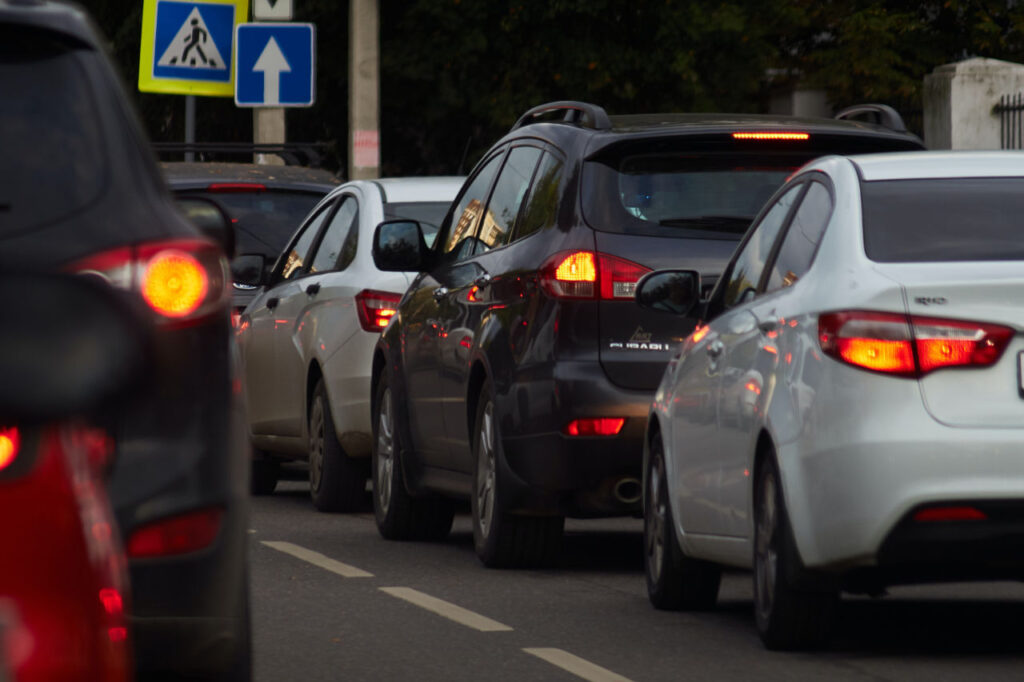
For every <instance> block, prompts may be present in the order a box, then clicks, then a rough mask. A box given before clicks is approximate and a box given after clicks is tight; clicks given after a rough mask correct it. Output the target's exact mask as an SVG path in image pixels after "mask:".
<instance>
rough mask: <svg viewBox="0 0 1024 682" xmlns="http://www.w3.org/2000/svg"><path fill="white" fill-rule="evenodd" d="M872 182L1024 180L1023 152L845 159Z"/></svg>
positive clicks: (954, 152)
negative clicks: (954, 179)
mask: <svg viewBox="0 0 1024 682" xmlns="http://www.w3.org/2000/svg"><path fill="white" fill-rule="evenodd" d="M849 159H850V161H852V162H853V163H854V164H855V165H856V167H857V169H858V171H859V172H860V176H861V177H862V178H863V179H864V180H865V181H868V182H871V181H873V180H911V179H921V180H925V179H938V178H996V177H1024V151H924V152H899V153H896V154H859V155H855V156H851V157H849Z"/></svg>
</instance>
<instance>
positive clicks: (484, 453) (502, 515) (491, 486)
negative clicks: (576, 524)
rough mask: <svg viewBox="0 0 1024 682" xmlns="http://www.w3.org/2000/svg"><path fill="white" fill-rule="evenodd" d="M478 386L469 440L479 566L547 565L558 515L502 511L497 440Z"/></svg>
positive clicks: (555, 543) (486, 392)
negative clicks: (473, 425) (471, 445)
mask: <svg viewBox="0 0 1024 682" xmlns="http://www.w3.org/2000/svg"><path fill="white" fill-rule="evenodd" d="M491 396H492V394H491V386H490V384H489V383H487V384H484V387H483V389H482V391H481V394H480V401H479V404H478V406H477V413H476V430H475V432H474V433H475V434H476V435H475V436H474V439H473V461H474V462H475V465H474V472H473V494H472V496H471V497H470V511H471V515H472V517H473V544H474V546H475V547H476V553H477V556H478V557H480V561H482V562H483V563H484V565H485V566H489V567H492V568H502V567H511V566H547V565H550V564H552V563H554V561H555V559H557V557H558V555H559V552H560V550H561V546H562V534H563V528H564V525H565V518H564V517H562V516H515V515H513V514H509V513H508V512H506V511H505V508H504V503H503V500H502V497H501V476H500V470H499V466H498V465H499V461H500V448H501V438H500V437H499V434H498V421H497V418H496V415H495V411H494V400H493V398H492V397H491Z"/></svg>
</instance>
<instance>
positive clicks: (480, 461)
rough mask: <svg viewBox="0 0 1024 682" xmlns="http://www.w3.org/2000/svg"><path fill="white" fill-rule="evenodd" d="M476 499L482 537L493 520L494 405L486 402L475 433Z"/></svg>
mask: <svg viewBox="0 0 1024 682" xmlns="http://www.w3.org/2000/svg"><path fill="white" fill-rule="evenodd" d="M477 438H479V443H478V447H477V453H478V454H477V463H476V501H477V506H476V509H477V522H478V524H479V525H480V532H481V534H482V535H483V536H484V537H487V535H488V534H489V533H490V531H491V524H492V523H493V522H494V481H495V469H496V466H495V459H494V405H493V403H490V402H489V403H487V406H486V407H485V408H484V414H483V419H482V420H481V424H480V433H479V434H478V435H477Z"/></svg>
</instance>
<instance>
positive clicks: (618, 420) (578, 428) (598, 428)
mask: <svg viewBox="0 0 1024 682" xmlns="http://www.w3.org/2000/svg"><path fill="white" fill-rule="evenodd" d="M625 423H626V420H625V419H624V418H622V417H597V418H594V419H574V420H572V421H571V422H569V423H568V424H566V426H565V434H566V435H567V436H615V435H618V433H619V431H621V430H622V427H623V426H624V425H625Z"/></svg>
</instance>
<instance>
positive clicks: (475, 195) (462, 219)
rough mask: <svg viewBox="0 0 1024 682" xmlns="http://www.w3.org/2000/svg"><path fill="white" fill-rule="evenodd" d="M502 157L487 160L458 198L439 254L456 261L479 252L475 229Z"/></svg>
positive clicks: (499, 155)
mask: <svg viewBox="0 0 1024 682" xmlns="http://www.w3.org/2000/svg"><path fill="white" fill-rule="evenodd" d="M501 157H502V155H501V154H498V155H496V156H494V157H493V158H492V159H491V160H490V161H488V162H487V163H486V164H485V165H484V166H483V168H481V169H480V172H479V173H477V174H476V176H475V177H474V178H473V180H472V181H470V183H469V186H468V187H467V188H466V191H465V192H464V193H463V194H462V196H461V197H460V198H459V200H458V203H457V204H456V205H455V208H454V210H453V211H452V212H451V214H450V216H449V218H448V220H449V221H450V223H449V225H448V230H447V231H446V232H445V234H447V235H448V236H447V238H446V239H445V241H444V245H443V249H442V251H441V253H445V254H452V257H453V258H454V259H455V260H462V259H464V258H468V257H470V256H472V255H473V254H474V253H477V252H478V251H480V250H482V249H481V248H480V247H478V246H477V243H476V228H477V225H478V224H479V222H480V220H479V218H480V214H481V213H483V208H484V201H486V199H487V190H488V189H490V186H491V180H492V179H493V178H494V174H495V173H496V172H497V170H498V163H499V161H501Z"/></svg>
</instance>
